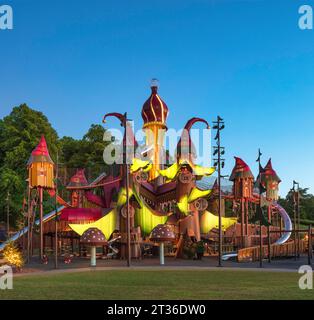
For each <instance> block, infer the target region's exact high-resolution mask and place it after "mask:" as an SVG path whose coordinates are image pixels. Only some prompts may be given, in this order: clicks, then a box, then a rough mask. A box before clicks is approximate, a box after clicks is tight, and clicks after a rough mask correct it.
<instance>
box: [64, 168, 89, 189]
mask: <svg viewBox="0 0 314 320" xmlns="http://www.w3.org/2000/svg"><path fill="white" fill-rule="evenodd" d="M87 185H88V181H87V179H86V176H85V169H78V170H77V171H76V173H75V175H74V176H73V177H72V178H71V179H70V182H69V184H68V186H67V188H69V189H75V188H79V187H84V186H87Z"/></svg>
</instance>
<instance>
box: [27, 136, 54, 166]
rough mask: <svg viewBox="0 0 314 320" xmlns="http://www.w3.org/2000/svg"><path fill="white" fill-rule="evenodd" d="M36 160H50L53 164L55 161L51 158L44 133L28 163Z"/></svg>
mask: <svg viewBox="0 0 314 320" xmlns="http://www.w3.org/2000/svg"><path fill="white" fill-rule="evenodd" d="M35 162H49V163H52V164H53V161H52V160H51V157H50V155H49V150H48V147H47V142H46V139H45V137H44V135H42V136H41V138H40V141H39V143H38V145H37V146H36V148H35V149H34V150H33V151H32V153H31V156H30V158H29V160H28V162H27V164H28V165H30V164H32V163H35Z"/></svg>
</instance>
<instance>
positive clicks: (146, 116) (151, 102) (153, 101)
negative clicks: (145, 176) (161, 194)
mask: <svg viewBox="0 0 314 320" xmlns="http://www.w3.org/2000/svg"><path fill="white" fill-rule="evenodd" d="M151 90H152V92H151V95H150V97H149V98H148V99H147V100H146V102H145V103H144V105H143V108H142V118H143V120H144V125H143V130H144V131H145V135H146V146H147V147H151V148H152V151H151V153H149V154H151V155H152V156H151V160H152V162H153V167H152V169H151V170H150V173H149V179H150V180H154V179H155V178H157V177H158V175H159V174H158V170H160V169H162V163H161V158H162V153H163V145H164V137H165V131H166V130H167V126H166V121H167V117H168V113H169V111H168V107H167V105H166V103H165V102H164V101H163V100H162V99H161V98H160V97H159V95H158V80H157V79H153V80H152V81H151Z"/></svg>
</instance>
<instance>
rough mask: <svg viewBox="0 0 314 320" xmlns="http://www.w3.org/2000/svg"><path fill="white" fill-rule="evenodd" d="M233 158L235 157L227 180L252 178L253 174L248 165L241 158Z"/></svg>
mask: <svg viewBox="0 0 314 320" xmlns="http://www.w3.org/2000/svg"><path fill="white" fill-rule="evenodd" d="M234 158H235V166H234V168H233V170H232V173H231V176H230V178H229V180H230V181H234V180H237V179H247V178H252V179H254V176H253V173H252V171H251V169H250V167H249V166H248V165H247V164H246V163H245V162H244V161H243V160H242V159H241V158H238V157H234Z"/></svg>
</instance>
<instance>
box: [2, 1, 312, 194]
mask: <svg viewBox="0 0 314 320" xmlns="http://www.w3.org/2000/svg"><path fill="white" fill-rule="evenodd" d="M0 4H10V5H12V7H13V11H14V29H13V30H12V31H3V30H0V48H1V50H0V64H1V69H0V117H1V118H2V117H3V116H5V115H7V114H8V113H9V112H10V110H11V109H12V107H13V106H16V105H19V104H21V103H24V102H26V103H27V104H28V105H29V106H30V107H32V108H34V109H37V110H40V111H42V112H44V113H45V114H46V115H47V117H48V118H49V120H50V121H51V123H52V125H53V126H54V128H56V130H57V131H58V133H59V135H60V136H63V135H68V136H73V137H76V138H79V137H81V136H82V135H83V134H84V133H85V132H86V131H87V129H88V128H89V126H90V124H91V123H101V119H102V116H103V115H104V114H105V113H106V112H110V111H117V112H125V111H128V112H129V115H130V117H131V118H132V119H134V120H135V123H136V126H137V127H138V128H140V127H141V125H142V119H141V116H140V111H141V107H142V104H143V102H144V101H145V100H146V99H147V98H148V96H149V94H150V89H149V81H150V79H151V78H153V77H156V78H158V79H159V81H160V90H159V93H160V96H161V97H162V98H163V99H164V101H165V102H166V103H167V104H168V107H169V109H170V114H169V118H168V126H169V127H173V128H176V129H179V128H182V126H183V125H184V124H185V122H186V121H187V120H188V119H189V118H190V117H193V116H198V117H203V118H205V119H207V120H208V121H213V120H214V118H215V117H216V116H217V115H218V114H219V115H220V116H222V117H223V118H224V119H225V121H226V129H225V130H224V132H223V135H222V141H223V144H224V145H225V147H226V151H227V152H226V158H227V163H226V168H225V170H224V173H226V174H228V173H230V171H231V169H232V167H233V165H234V159H233V156H234V155H236V156H240V157H242V158H243V159H244V160H245V161H246V162H247V163H248V164H249V165H250V166H251V169H252V171H253V172H254V174H256V171H257V165H256V163H255V160H256V156H257V150H258V148H259V147H260V148H261V150H262V152H263V157H262V159H263V163H264V164H265V163H266V161H267V160H268V158H269V157H272V159H273V165H274V168H275V169H276V170H277V173H278V175H279V176H280V177H281V178H282V180H283V182H282V184H281V194H282V195H284V194H285V193H286V192H287V191H288V190H289V188H291V185H292V180H293V179H295V180H297V181H298V182H300V184H301V186H302V187H311V192H314V170H313V162H314V160H313V158H314V148H313V140H314V129H313V117H314V106H313V104H314V31H313V30H312V31H311V30H306V31H302V30H300V29H299V28H298V18H299V14H298V8H299V6H300V5H302V4H309V5H312V6H313V7H314V0H313V1H311V0H308V1H305V0H302V1H301V0H300V1H299V0H276V1H273V0H269V1H266V0H265V1H257V0H256V1H254V0H251V1H236V0H234V1H232V0H229V1H227V0H219V1H218V0H217V1H210V0H207V1H182V0H181V1H169V0H168V1H162V0H158V1H157V0H155V1H148V0H146V1H117V0H115V1H100V0H99V1H96V0H90V1H78V0H75V1H74V0H67V1H61V0H59V1H51V0H45V1H42V0H38V1H34V0H19V1H17V0H16V1H9V0H5V1H4V0H2V1H0Z"/></svg>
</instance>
